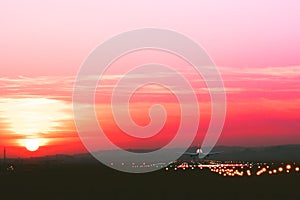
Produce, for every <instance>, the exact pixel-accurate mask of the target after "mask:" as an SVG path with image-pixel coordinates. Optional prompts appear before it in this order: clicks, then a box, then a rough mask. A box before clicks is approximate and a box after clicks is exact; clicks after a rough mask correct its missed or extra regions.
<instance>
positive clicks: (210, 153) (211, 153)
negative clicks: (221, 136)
mask: <svg viewBox="0 0 300 200" xmlns="http://www.w3.org/2000/svg"><path fill="white" fill-rule="evenodd" d="M220 153H222V152H221V151H220V152H209V153H208V154H207V156H209V155H216V154H220Z"/></svg>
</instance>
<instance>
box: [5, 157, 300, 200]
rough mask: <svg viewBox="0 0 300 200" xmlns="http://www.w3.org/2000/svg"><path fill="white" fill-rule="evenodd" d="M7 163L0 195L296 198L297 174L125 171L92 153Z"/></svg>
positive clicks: (299, 191)
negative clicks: (10, 168)
mask: <svg viewBox="0 0 300 200" xmlns="http://www.w3.org/2000/svg"><path fill="white" fill-rule="evenodd" d="M68 159H70V160H72V162H65V161H64V160H68ZM8 162H9V161H8ZM10 162H14V170H12V171H7V170H4V169H3V165H2V171H1V174H0V188H1V189H0V196H1V199H141V200H143V199H153V200H155V199H203V198H208V199H300V189H299V181H300V173H290V174H286V173H282V174H278V175H272V176H268V175H262V176H251V177H248V176H243V177H223V176H220V175H219V174H216V173H211V172H210V171H209V170H208V169H207V170H191V169H186V170H182V169H180V170H168V171H166V170H165V169H164V168H162V169H160V170H158V171H155V172H151V173H145V174H129V173H122V172H118V171H115V170H113V169H110V168H108V167H106V166H104V165H101V164H100V163H99V162H98V161H96V160H94V159H93V158H91V157H90V158H86V159H83V160H82V159H79V158H68V157H56V159H55V160H53V159H52V160H51V158H50V157H49V158H48V159H46V160H45V159H44V160H42V161H41V160H38V159H37V160H34V159H28V160H22V161H21V160H11V161H10Z"/></svg>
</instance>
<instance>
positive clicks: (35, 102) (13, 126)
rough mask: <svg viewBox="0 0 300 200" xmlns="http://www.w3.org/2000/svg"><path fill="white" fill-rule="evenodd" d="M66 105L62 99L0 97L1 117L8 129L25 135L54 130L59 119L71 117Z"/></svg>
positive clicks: (58, 123)
mask: <svg viewBox="0 0 300 200" xmlns="http://www.w3.org/2000/svg"><path fill="white" fill-rule="evenodd" d="M68 107H69V105H67V104H66V103H65V102H63V101H60V100H54V99H47V98H16V99H12V98H7V99H0V111H1V112H2V116H1V117H2V118H4V121H5V122H6V123H7V124H8V125H9V127H8V129H9V130H10V131H12V132H13V133H17V134H24V135H27V136H32V135H35V134H39V133H49V132H52V131H55V128H57V127H60V126H61V121H63V120H66V119H70V118H71V117H70V114H69V113H67V112H66V109H68ZM70 113H71V112H70Z"/></svg>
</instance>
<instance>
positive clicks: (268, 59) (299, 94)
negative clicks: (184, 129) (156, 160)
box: [0, 0, 300, 157]
mask: <svg viewBox="0 0 300 200" xmlns="http://www.w3.org/2000/svg"><path fill="white" fill-rule="evenodd" d="M299 7H300V2H299V1H296V0H295V1H291V0H290V1H275V0H265V1H259V0H254V1H243V2H237V1H233V0H232V1H225V0H224V1H211V0H210V1H185V2H183V1H169V0H167V1H159V0H152V1H143V0H133V1H121V2H119V1H101V3H99V2H98V1H85V2H83V1H63V2H61V1H49V2H46V1H44V2H41V1H37V0H36V1H26V2H25V1H14V0H13V1H1V2H0V24H1V31H0V66H1V70H0V149H1V148H2V147H4V146H6V147H7V152H8V154H9V156H20V157H23V156H25V157H27V156H40V155H49V154H58V153H61V154H62V153H66V154H74V153H80V152H85V148H84V147H83V145H82V144H81V142H80V139H79V137H78V135H77V132H76V128H75V124H74V120H73V113H72V92H73V86H74V80H75V78H76V74H77V73H78V70H79V69H80V66H81V65H82V63H83V62H84V60H85V59H86V58H87V57H88V55H89V53H90V52H91V51H92V50H93V49H94V48H95V47H96V46H97V45H99V44H101V42H103V41H105V40H106V39H108V38H110V37H112V36H113V35H116V34H118V33H122V32H124V31H129V30H132V29H137V28H144V27H156V28H164V29H171V30H174V31H177V32H180V33H182V34H185V35H187V36H188V37H190V38H192V39H193V40H194V41H196V42H197V43H199V44H200V45H201V46H202V47H203V48H205V49H206V51H207V53H208V54H209V55H210V57H211V58H212V60H213V61H214V62H215V64H216V66H218V69H219V71H220V73H221V76H222V78H223V81H224V85H225V90H226V95H227V115H226V121H225V125H224V129H223V132H222V135H221V137H220V138H219V141H218V143H217V144H218V145H231V146H267V145H279V144H299V143H300V134H299V130H300V123H299V120H300V115H299V113H300V81H299V80H300V56H299V52H300V37H299V35H300V21H299V19H300V12H299ZM137 58H138V59H137ZM148 62H157V63H164V64H169V65H172V66H174V67H175V68H176V69H177V70H178V71H180V72H181V73H182V74H183V75H184V76H185V77H187V78H188V80H189V81H190V83H191V85H192V86H193V88H194V90H195V91H196V94H197V97H198V100H199V105H200V114H201V121H200V128H199V131H198V132H199V133H198V136H197V138H196V139H195V142H194V144H195V145H196V144H197V143H199V141H200V142H201V139H203V136H204V134H205V131H206V129H207V126H208V122H209V119H210V102H209V94H208V91H207V88H206V87H205V83H204V82H203V80H202V79H201V77H200V76H197V75H196V74H195V72H194V71H193V70H192V67H191V66H189V65H188V63H185V62H184V61H182V60H180V59H179V58H178V57H175V56H172V55H168V54H167V53H163V52H156V51H145V52H136V53H133V54H131V55H128V57H127V58H124V59H122V58H121V59H120V60H118V61H116V63H114V66H112V68H111V70H109V71H107V72H106V74H105V75H104V77H103V78H104V79H103V84H104V86H105V87H102V88H99V89H98V90H97V92H96V104H97V106H96V107H97V110H96V112H97V115H98V116H99V118H102V119H105V120H101V119H99V124H101V126H102V127H103V129H104V130H105V131H106V132H107V134H108V135H110V136H109V137H110V138H112V140H113V141H114V142H115V143H116V144H118V145H119V146H121V147H124V148H143V147H147V148H149V147H150V148H151V147H158V146H160V145H164V144H166V143H167V142H168V141H169V140H170V139H171V138H172V137H173V136H174V134H175V133H176V129H177V128H178V120H179V117H180V113H179V111H178V105H177V104H176V99H175V98H173V97H172V95H171V94H170V92H169V91H167V90H166V89H164V88H161V87H155V86H151V87H150V86H149V87H145V88H141V89H140V90H139V91H138V92H137V94H136V95H134V96H133V97H132V99H131V103H132V105H131V106H132V107H131V108H132V113H131V115H132V117H133V120H134V121H135V122H136V123H137V124H140V125H146V124H147V123H148V122H149V119H148V115H147V112H146V109H147V108H149V106H150V105H151V104H152V103H162V104H163V105H164V106H165V108H166V110H167V111H168V113H169V114H170V117H169V118H168V120H167V123H166V124H165V125H166V127H164V129H163V130H161V133H159V134H158V135H157V137H156V136H155V137H153V138H152V140H149V141H148V142H141V141H136V140H131V139H130V138H128V137H126V136H125V135H122V134H121V132H120V131H119V129H118V128H117V127H116V125H115V124H114V122H113V119H112V116H111V113H110V112H109V106H108V101H109V97H110V92H111V91H112V89H113V88H114V84H115V83H116V82H117V80H119V78H120V75H122V73H124V72H125V71H126V69H128V66H130V65H138V64H145V63H148ZM114 67H115V68H114ZM167 76H172V75H166V78H168V77H167ZM138 78H142V77H139V76H138V75H137V77H133V78H132V79H133V80H132V83H133V84H134V82H135V79H138ZM145 97H146V98H145ZM87 127H88V124H87ZM32 138H34V139H38V140H39V144H40V146H41V147H40V149H39V150H38V151H36V152H29V151H27V150H26V149H25V147H24V146H26V141H27V140H28V139H32ZM99 149H105V146H103V147H99ZM0 155H2V151H1V153H0Z"/></svg>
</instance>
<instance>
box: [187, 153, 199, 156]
mask: <svg viewBox="0 0 300 200" xmlns="http://www.w3.org/2000/svg"><path fill="white" fill-rule="evenodd" d="M183 155H190V156H197V155H198V154H196V153H190V152H185V153H184V154H183Z"/></svg>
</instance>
